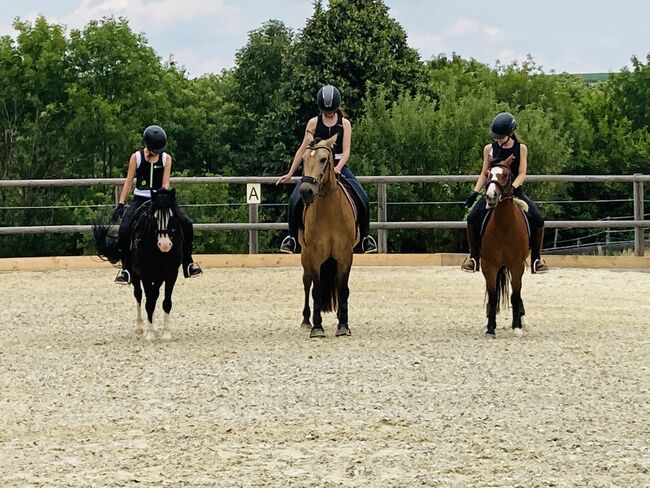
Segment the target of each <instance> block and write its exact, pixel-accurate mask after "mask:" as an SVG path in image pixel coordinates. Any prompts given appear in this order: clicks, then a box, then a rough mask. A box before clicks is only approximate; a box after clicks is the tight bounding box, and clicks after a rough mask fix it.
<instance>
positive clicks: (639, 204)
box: [632, 173, 645, 256]
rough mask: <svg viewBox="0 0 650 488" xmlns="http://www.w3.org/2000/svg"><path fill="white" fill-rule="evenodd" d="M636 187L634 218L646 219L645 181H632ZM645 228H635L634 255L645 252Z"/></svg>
mask: <svg viewBox="0 0 650 488" xmlns="http://www.w3.org/2000/svg"><path fill="white" fill-rule="evenodd" d="M634 176H641V174H640V173H634ZM632 185H633V188H634V220H644V218H645V209H644V208H643V182H642V181H635V182H634V183H632ZM644 232H645V229H644V228H643V227H635V228H634V255H635V256H643V255H644V254H645V238H644Z"/></svg>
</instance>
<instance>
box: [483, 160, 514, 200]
mask: <svg viewBox="0 0 650 488" xmlns="http://www.w3.org/2000/svg"><path fill="white" fill-rule="evenodd" d="M492 168H502V169H505V170H507V171H508V184H507V185H505V186H504V185H502V184H501V183H499V182H498V181H497V180H495V179H490V180H489V181H488V182H487V183H486V184H485V191H486V193H487V191H488V189H489V188H490V185H494V186H496V187H497V188H498V189H499V191H500V193H499V201H500V202H501V201H503V200H510V199H512V197H513V192H512V171H511V170H510V166H509V165H507V164H505V163H497V164H493V165H490V170H491V169H492Z"/></svg>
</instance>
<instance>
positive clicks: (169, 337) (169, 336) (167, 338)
mask: <svg viewBox="0 0 650 488" xmlns="http://www.w3.org/2000/svg"><path fill="white" fill-rule="evenodd" d="M160 340H161V341H165V342H171V340H172V333H171V332H169V331H168V330H166V331H164V332H163V333H162V335H161V336H160Z"/></svg>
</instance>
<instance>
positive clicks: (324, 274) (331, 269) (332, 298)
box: [320, 258, 339, 312]
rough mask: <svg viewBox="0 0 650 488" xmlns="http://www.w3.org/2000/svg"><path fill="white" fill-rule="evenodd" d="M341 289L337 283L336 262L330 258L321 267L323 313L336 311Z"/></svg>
mask: <svg viewBox="0 0 650 488" xmlns="http://www.w3.org/2000/svg"><path fill="white" fill-rule="evenodd" d="M338 299H339V287H338V285H337V283H336V260H335V259H333V258H328V259H327V260H326V261H325V262H324V263H323V264H321V266H320V303H321V310H322V311H323V312H332V311H334V310H336V305H337V303H338Z"/></svg>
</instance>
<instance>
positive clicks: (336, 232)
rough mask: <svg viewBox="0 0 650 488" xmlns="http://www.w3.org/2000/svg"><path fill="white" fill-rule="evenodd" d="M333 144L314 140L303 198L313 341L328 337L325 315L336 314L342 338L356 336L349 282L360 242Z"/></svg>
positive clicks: (302, 237) (306, 158) (301, 236)
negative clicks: (351, 320)
mask: <svg viewBox="0 0 650 488" xmlns="http://www.w3.org/2000/svg"><path fill="white" fill-rule="evenodd" d="M336 137H337V136H334V137H332V138H330V139H327V140H318V139H312V140H311V141H310V143H309V146H308V147H307V149H306V150H305V152H304V154H303V156H302V162H303V176H302V178H301V180H300V195H301V197H302V199H303V201H304V203H305V210H304V217H303V223H304V228H302V229H301V230H300V232H299V235H298V239H299V241H300V245H301V246H302V252H301V254H300V259H301V262H302V267H303V278H302V282H303V285H304V288H305V306H304V308H303V311H302V315H303V322H302V326H303V327H306V328H311V332H310V334H309V337H324V336H325V331H324V329H323V319H322V317H321V312H331V311H334V310H336V315H337V318H338V326H337V330H336V335H337V336H347V335H350V328H349V326H348V297H349V296H350V289H349V288H348V279H349V277H350V268H351V267H352V256H353V254H352V251H353V249H354V246H355V244H356V241H357V240H358V238H357V235H356V223H355V217H354V211H353V208H352V204H351V202H350V200H349V199H348V197H347V196H346V193H345V190H344V189H343V187H342V184H341V183H340V182H339V181H338V180H337V178H336V174H335V172H334V154H333V152H332V146H333V145H334V143H335V142H336ZM312 286H313V289H312V298H313V301H314V314H313V321H314V324H313V326H312V324H311V323H310V321H309V318H310V309H309V291H310V288H311V287H312Z"/></svg>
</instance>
